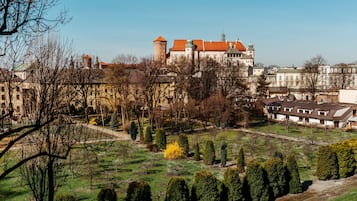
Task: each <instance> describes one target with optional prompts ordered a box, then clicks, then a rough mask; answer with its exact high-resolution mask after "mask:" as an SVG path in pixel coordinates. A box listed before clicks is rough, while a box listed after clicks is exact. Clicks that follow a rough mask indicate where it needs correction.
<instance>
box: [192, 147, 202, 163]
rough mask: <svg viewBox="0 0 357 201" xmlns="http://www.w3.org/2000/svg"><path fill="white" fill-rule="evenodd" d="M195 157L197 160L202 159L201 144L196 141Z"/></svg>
mask: <svg viewBox="0 0 357 201" xmlns="http://www.w3.org/2000/svg"><path fill="white" fill-rule="evenodd" d="M193 159H194V160H195V161H199V160H200V146H199V144H198V143H196V144H195V146H194V155H193Z"/></svg>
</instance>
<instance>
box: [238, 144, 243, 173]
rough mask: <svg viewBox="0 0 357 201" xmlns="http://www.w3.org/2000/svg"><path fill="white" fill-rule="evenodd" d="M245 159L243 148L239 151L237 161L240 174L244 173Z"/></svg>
mask: <svg viewBox="0 0 357 201" xmlns="http://www.w3.org/2000/svg"><path fill="white" fill-rule="evenodd" d="M244 166H245V159H244V150H243V147H241V148H240V149H239V152H238V159H237V169H238V171H239V172H240V173H242V172H244Z"/></svg>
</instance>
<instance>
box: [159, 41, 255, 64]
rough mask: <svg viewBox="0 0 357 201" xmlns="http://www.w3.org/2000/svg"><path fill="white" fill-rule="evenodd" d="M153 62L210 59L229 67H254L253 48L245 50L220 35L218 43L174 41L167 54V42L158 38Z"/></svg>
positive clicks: (239, 42)
mask: <svg viewBox="0 0 357 201" xmlns="http://www.w3.org/2000/svg"><path fill="white" fill-rule="evenodd" d="M153 43H154V60H155V61H157V62H161V63H162V64H164V65H169V64H172V63H175V62H176V61H178V60H179V59H180V58H182V57H185V58H186V59H190V60H192V61H194V62H199V61H200V60H201V59H203V58H211V59H213V60H215V61H216V62H218V63H220V64H224V65H229V66H240V67H252V66H254V46H253V45H252V44H249V45H248V48H246V47H245V46H244V45H243V43H242V41H241V40H239V39H237V40H236V41H227V40H226V38H225V35H224V34H222V39H221V40H220V41H205V40H202V39H198V40H186V39H176V40H174V41H173V46H172V47H171V48H169V52H167V41H166V39H165V38H164V37H162V36H159V37H157V38H156V39H155V40H154V41H153Z"/></svg>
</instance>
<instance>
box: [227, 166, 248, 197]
mask: <svg viewBox="0 0 357 201" xmlns="http://www.w3.org/2000/svg"><path fill="white" fill-rule="evenodd" d="M223 182H224V185H225V186H226V188H227V190H228V196H227V197H228V200H229V201H243V200H245V198H244V194H243V182H242V181H241V179H240V177H239V172H238V170H237V169H236V168H228V169H227V170H226V171H225V172H224V180H223Z"/></svg>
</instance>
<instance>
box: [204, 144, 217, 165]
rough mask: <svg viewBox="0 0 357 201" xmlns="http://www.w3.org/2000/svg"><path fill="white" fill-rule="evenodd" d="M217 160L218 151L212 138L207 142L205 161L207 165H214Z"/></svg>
mask: <svg viewBox="0 0 357 201" xmlns="http://www.w3.org/2000/svg"><path fill="white" fill-rule="evenodd" d="M215 160H216V152H215V149H214V144H213V142H212V140H208V141H207V142H206V147H205V150H204V153H203V163H204V164H206V165H213V164H214V162H215Z"/></svg>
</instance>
